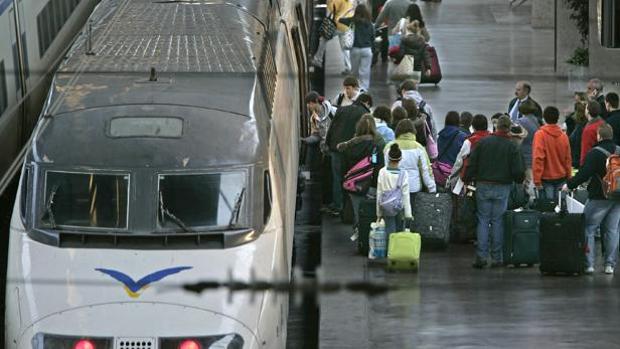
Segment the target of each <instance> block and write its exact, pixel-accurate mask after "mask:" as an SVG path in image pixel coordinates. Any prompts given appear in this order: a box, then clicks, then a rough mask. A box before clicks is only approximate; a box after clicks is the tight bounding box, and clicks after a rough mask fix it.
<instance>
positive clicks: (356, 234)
mask: <svg viewBox="0 0 620 349" xmlns="http://www.w3.org/2000/svg"><path fill="white" fill-rule="evenodd" d="M359 236H360V233H359V232H358V231H357V228H354V229H353V235H351V237H350V238H349V239H351V241H357V238H358V237H359Z"/></svg>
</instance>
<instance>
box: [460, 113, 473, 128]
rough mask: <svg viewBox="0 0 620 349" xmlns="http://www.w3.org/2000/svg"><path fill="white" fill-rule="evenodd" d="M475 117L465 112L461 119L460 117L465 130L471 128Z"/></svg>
mask: <svg viewBox="0 0 620 349" xmlns="http://www.w3.org/2000/svg"><path fill="white" fill-rule="evenodd" d="M473 118H474V116H473V115H471V113H470V112H468V111H464V112H462V113H461V117H460V121H459V122H460V124H461V127H463V128H469V126H471V122H472V120H473Z"/></svg>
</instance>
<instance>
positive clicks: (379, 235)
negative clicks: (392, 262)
mask: <svg viewBox="0 0 620 349" xmlns="http://www.w3.org/2000/svg"><path fill="white" fill-rule="evenodd" d="M374 240H375V241H374V245H375V257H376V258H385V257H386V255H387V236H386V234H385V222H384V221H383V220H381V221H380V222H379V223H378V224H377V229H376V231H375V238H374Z"/></svg>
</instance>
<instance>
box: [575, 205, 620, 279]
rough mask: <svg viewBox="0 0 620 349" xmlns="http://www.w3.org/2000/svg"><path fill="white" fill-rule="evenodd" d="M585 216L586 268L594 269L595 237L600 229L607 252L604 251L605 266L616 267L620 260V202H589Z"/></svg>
mask: <svg viewBox="0 0 620 349" xmlns="http://www.w3.org/2000/svg"><path fill="white" fill-rule="evenodd" d="M583 214H584V216H585V220H586V245H587V248H586V267H594V259H595V257H596V249H595V248H594V235H595V234H596V232H597V230H598V229H599V227H600V229H601V239H605V240H604V241H605V251H603V254H604V256H603V258H604V260H605V265H610V266H612V267H615V266H616V262H617V260H618V236H619V235H618V223H619V222H620V202H616V201H610V200H588V202H587V203H586V207H585V208H584V210H583Z"/></svg>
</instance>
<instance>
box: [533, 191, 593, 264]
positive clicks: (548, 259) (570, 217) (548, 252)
mask: <svg viewBox="0 0 620 349" xmlns="http://www.w3.org/2000/svg"><path fill="white" fill-rule="evenodd" d="M585 246H586V242H585V225H584V218H583V214H581V213H568V212H567V209H566V200H565V199H563V200H562V205H561V210H560V213H543V214H542V216H541V218H540V272H541V273H543V274H581V273H583V269H584V265H585Z"/></svg>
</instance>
